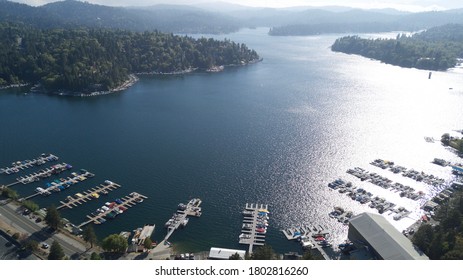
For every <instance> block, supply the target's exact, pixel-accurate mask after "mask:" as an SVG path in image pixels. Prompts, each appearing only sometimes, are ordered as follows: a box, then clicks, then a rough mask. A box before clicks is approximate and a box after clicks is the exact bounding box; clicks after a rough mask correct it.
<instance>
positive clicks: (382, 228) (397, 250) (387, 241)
mask: <svg viewBox="0 0 463 280" xmlns="http://www.w3.org/2000/svg"><path fill="white" fill-rule="evenodd" d="M352 226H353V227H354V228H355V229H356V230H357V231H358V232H359V233H360V234H361V235H362V236H363V238H364V239H365V240H366V241H367V242H368V244H369V245H370V246H371V247H373V249H374V250H375V251H376V252H377V253H378V254H379V255H380V256H381V258H382V259H384V260H411V259H414V260H427V259H428V257H427V256H426V255H425V254H423V253H420V252H418V250H417V249H416V248H415V247H414V246H413V244H412V243H411V242H410V240H408V239H407V238H406V237H405V236H404V235H403V234H401V233H400V232H399V231H398V230H397V229H396V228H395V227H394V226H393V225H392V224H391V223H389V222H388V221H387V220H386V219H385V218H384V217H383V216H381V215H377V214H372V213H362V214H360V215H357V216H355V217H353V218H351V219H350V221H349V228H350V227H352ZM349 235H350V233H349ZM349 238H351V237H350V236H349ZM351 241H353V242H354V243H355V240H352V239H351Z"/></svg>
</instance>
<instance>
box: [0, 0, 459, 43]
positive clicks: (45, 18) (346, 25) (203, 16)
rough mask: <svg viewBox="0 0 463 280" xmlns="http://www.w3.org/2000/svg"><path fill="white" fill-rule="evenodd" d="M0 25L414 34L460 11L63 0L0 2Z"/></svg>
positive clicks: (451, 19) (452, 20) (448, 20)
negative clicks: (112, 4) (140, 4)
mask: <svg viewBox="0 0 463 280" xmlns="http://www.w3.org/2000/svg"><path fill="white" fill-rule="evenodd" d="M0 21H9V22H22V23H26V24H31V25H34V26H36V27H40V28H66V27H75V26H81V27H91V28H107V29H125V30H131V31H152V30H158V31H162V32H172V33H190V34H192V33H210V34H219V33H231V32H235V31H237V30H239V29H240V28H245V27H251V28H252V27H272V28H271V31H270V35H281V36H283V35H285V36H289V35H313V34H322V33H352V32H355V33H359V32H382V31H396V30H401V31H416V30H421V29H427V28H430V27H433V26H439V25H444V24H449V23H463V9H458V10H448V11H436V12H422V13H409V12H402V11H397V10H394V9H377V10H361V9H353V8H349V7H342V6H326V7H317V8H310V7H292V8H281V9H274V8H253V7H245V6H240V5H235V4H228V3H224V2H218V3H212V4H200V5H197V6H195V7H193V6H186V5H155V6H149V7H109V6H102V5H96V4H90V3H88V2H80V1H74V0H67V1H61V2H55V3H50V4H46V5H43V6H38V7H32V6H28V5H25V4H19V3H16V2H11V1H6V0H0Z"/></svg>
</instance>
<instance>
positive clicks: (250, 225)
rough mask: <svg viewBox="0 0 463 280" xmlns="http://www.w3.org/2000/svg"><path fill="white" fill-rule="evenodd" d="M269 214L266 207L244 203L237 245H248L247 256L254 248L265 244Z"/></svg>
mask: <svg viewBox="0 0 463 280" xmlns="http://www.w3.org/2000/svg"><path fill="white" fill-rule="evenodd" d="M269 213H270V212H269V211H268V205H264V204H257V203H256V204H253V203H246V207H245V210H244V211H243V226H242V228H241V234H240V236H239V243H240V244H246V245H249V249H248V252H249V254H252V251H253V247H254V246H262V245H264V244H265V234H266V233H267V227H268V219H269V217H268V214H269Z"/></svg>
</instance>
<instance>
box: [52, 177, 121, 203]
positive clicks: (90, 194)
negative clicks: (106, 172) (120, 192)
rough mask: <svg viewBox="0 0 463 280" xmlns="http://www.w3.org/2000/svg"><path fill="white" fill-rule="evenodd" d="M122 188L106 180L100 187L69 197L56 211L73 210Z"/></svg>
mask: <svg viewBox="0 0 463 280" xmlns="http://www.w3.org/2000/svg"><path fill="white" fill-rule="evenodd" d="M120 187H121V186H120V185H119V184H116V183H114V182H112V181H109V180H106V181H105V182H104V183H103V184H100V185H99V186H95V187H93V188H91V189H88V190H86V191H83V192H82V193H76V194H75V195H74V197H72V196H68V197H67V198H66V201H60V203H61V205H60V206H58V207H57V208H56V209H58V210H60V209H63V208H69V209H72V208H74V207H77V206H79V205H82V204H83V203H85V202H88V201H90V200H92V199H96V198H99V197H100V195H106V194H108V193H109V192H110V191H113V190H116V189H118V188H120Z"/></svg>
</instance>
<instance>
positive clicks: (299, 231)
mask: <svg viewBox="0 0 463 280" xmlns="http://www.w3.org/2000/svg"><path fill="white" fill-rule="evenodd" d="M282 232H283V234H284V235H285V237H286V239H288V240H290V241H292V240H294V241H298V242H299V244H300V245H301V247H302V249H304V250H317V251H319V252H320V254H321V255H322V256H323V258H324V259H325V260H330V259H332V258H333V257H330V256H329V255H328V254H327V252H326V251H325V250H324V249H325V248H329V247H331V246H332V244H331V241H330V233H329V232H328V231H326V230H324V228H323V227H322V226H321V225H318V227H317V226H304V225H302V226H299V227H291V228H288V229H285V230H282Z"/></svg>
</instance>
